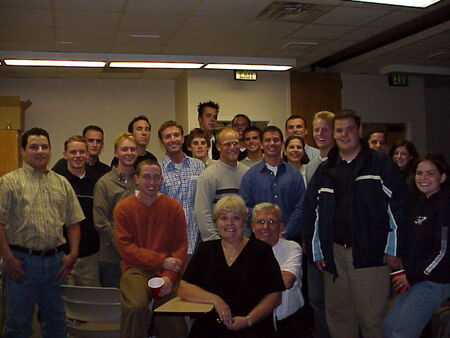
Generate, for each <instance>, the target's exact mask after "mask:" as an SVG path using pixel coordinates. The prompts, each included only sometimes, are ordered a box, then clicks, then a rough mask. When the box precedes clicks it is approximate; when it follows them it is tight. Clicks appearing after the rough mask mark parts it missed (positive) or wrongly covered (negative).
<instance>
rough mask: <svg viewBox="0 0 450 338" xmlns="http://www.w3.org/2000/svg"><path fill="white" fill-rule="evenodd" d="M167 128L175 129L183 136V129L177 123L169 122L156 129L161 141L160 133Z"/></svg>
mask: <svg viewBox="0 0 450 338" xmlns="http://www.w3.org/2000/svg"><path fill="white" fill-rule="evenodd" d="M169 127H177V128H178V129H180V131H181V135H184V130H183V127H182V126H181V125H180V124H178V123H177V121H174V120H169V121H166V122H164V123H163V124H161V127H159V129H158V137H159V139H160V140H162V132H163V131H164V130H165V129H167V128H169Z"/></svg>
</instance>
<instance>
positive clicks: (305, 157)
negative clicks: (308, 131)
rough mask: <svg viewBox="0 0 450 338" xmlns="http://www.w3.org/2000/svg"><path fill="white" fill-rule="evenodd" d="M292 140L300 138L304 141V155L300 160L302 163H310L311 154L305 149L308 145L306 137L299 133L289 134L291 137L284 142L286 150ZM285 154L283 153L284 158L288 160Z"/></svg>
mask: <svg viewBox="0 0 450 338" xmlns="http://www.w3.org/2000/svg"><path fill="white" fill-rule="evenodd" d="M292 140H299V141H300V142H301V143H302V145H303V157H302V159H301V160H300V163H301V164H308V163H309V156H308V154H307V153H306V149H305V147H306V142H305V139H304V138H303V137H301V136H298V135H291V136H289V137H288V138H287V139H286V142H284V150H286V149H287V147H288V145H289V143H290V142H291V141H292ZM284 156H286V154H283V159H284V160H285V161H286V160H287V156H286V158H284Z"/></svg>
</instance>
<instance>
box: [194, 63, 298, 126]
mask: <svg viewBox="0 0 450 338" xmlns="http://www.w3.org/2000/svg"><path fill="white" fill-rule="evenodd" d="M233 77H234V73H233V71H214V70H208V71H206V70H204V71H189V72H188V86H187V90H188V103H189V106H188V109H189V126H188V127H189V130H190V129H192V128H195V127H198V120H197V115H198V114H197V104H198V103H199V102H201V101H208V100H212V101H215V102H218V103H219V104H220V113H219V119H220V120H231V119H232V118H233V116H234V115H236V114H239V113H240V114H246V115H247V116H248V117H250V119H251V120H267V121H270V122H271V124H274V125H276V126H279V127H282V126H283V125H284V121H285V119H286V118H287V116H289V115H290V111H291V106H290V94H289V86H290V84H289V73H287V72H280V73H276V72H258V80H257V81H236V80H234V79H233Z"/></svg>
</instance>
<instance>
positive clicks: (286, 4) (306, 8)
mask: <svg viewBox="0 0 450 338" xmlns="http://www.w3.org/2000/svg"><path fill="white" fill-rule="evenodd" d="M332 8H333V7H332V6H325V5H313V4H304V3H300V2H293V1H274V2H272V3H271V4H270V5H269V6H267V7H266V8H265V9H264V10H263V11H262V12H261V13H259V14H258V16H257V19H259V20H272V21H286V22H298V23H308V22H311V21H313V20H315V19H317V18H318V17H319V16H321V15H322V14H324V13H325V12H327V11H329V10H330V9H332Z"/></svg>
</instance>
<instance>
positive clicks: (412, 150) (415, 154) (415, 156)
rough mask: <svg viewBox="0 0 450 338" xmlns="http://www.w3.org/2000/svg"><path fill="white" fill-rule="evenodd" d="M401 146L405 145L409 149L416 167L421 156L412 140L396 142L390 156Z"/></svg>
mask: <svg viewBox="0 0 450 338" xmlns="http://www.w3.org/2000/svg"><path fill="white" fill-rule="evenodd" d="M400 147H405V148H406V149H407V150H408V152H409V154H410V155H411V156H412V159H411V161H413V162H412V164H413V167H415V165H416V161H417V159H418V158H419V153H418V152H417V148H416V146H415V145H414V143H412V142H411V141H408V140H403V141H401V142H397V143H395V144H394V145H393V146H392V147H391V149H390V150H389V157H391V158H392V157H393V156H394V153H395V150H396V149H397V148H400Z"/></svg>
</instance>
